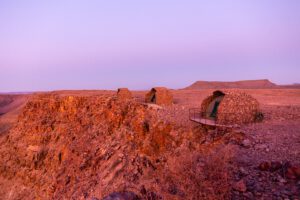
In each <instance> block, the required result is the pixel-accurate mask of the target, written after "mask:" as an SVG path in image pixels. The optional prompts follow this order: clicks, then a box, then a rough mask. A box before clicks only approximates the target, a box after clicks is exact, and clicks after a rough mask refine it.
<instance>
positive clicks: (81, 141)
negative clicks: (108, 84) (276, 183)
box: [0, 94, 228, 199]
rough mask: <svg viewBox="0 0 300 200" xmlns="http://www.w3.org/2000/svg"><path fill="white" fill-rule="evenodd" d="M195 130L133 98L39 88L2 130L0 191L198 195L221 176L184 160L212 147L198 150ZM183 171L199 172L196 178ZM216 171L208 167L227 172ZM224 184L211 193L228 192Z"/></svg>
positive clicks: (55, 195)
mask: <svg viewBox="0 0 300 200" xmlns="http://www.w3.org/2000/svg"><path fill="white" fill-rule="evenodd" d="M199 134H200V133H199V132H197V134H196V133H193V132H192V131H191V130H184V129H182V128H180V127H175V126H174V125H172V124H168V123H165V122H163V121H160V120H159V119H158V117H157V114H156V112H154V110H152V109H151V108H148V107H147V106H145V105H143V104H140V103H137V102H135V101H132V100H122V101H120V100H118V99H117V98H113V97H101V96H91V97H82V96H58V95H49V94H46V95H39V96H36V97H34V98H33V99H31V100H30V101H29V102H28V103H27V105H26V106H25V107H24V109H23V112H22V113H21V114H20V116H19V119H18V122H17V124H16V125H15V127H14V128H12V129H11V130H10V132H9V133H8V134H7V135H5V136H3V137H0V154H1V158H0V163H1V165H0V188H1V189H0V196H1V198H3V199H19V198H23V199H91V198H98V199H101V198H104V197H107V196H109V195H110V194H113V193H114V192H123V191H128V192H133V193H135V194H137V195H138V196H139V197H140V198H142V199H147V198H148V197H149V198H150V197H151V198H152V199H160V198H162V197H164V198H165V199H182V198H188V199H189V198H192V197H193V198H194V197H195V195H197V198H198V197H199V198H200V197H201V196H205V195H206V192H208V193H212V190H211V189H209V190H205V188H207V187H208V188H211V187H212V185H211V184H215V183H217V182H218V180H213V181H212V180H210V179H209V178H207V177H206V175H204V174H203V172H202V173H201V168H202V167H203V168H204V167H205V166H206V165H205V161H201V162H202V165H201V166H202V167H200V168H199V167H196V168H194V167H193V166H198V162H200V161H199V159H196V160H195V159H191V160H188V161H187V157H188V156H187V155H195V154H197V155H198V154H199V153H201V152H205V155H208V154H209V153H208V151H207V149H206V150H205V151H204V150H202V151H201V148H202V147H201V144H200V142H201V141H202V140H200V139H199V137H201V136H200V135H199ZM191 141H194V142H193V143H191ZM197 141H198V142H197ZM218 155H219V153H218ZM206 157H207V156H206ZM179 160H180V162H178V161H179ZM185 160H186V162H185ZM185 163H188V166H190V167H184V166H185ZM203 163H204V164H203ZM218 167H219V166H218ZM185 170H187V171H188V170H196V171H198V172H199V173H198V172H197V173H198V174H199V175H196V177H198V178H197V179H196V178H195V177H193V178H192V177H190V175H192V174H193V173H194V171H193V172H192V173H186V171H185ZM203 170H204V169H203ZM219 171H220V170H213V172H216V173H225V172H226V170H225V168H224V170H221V171H220V172H219ZM225 175H226V176H225ZM225 175H224V177H227V176H228V175H227V174H225ZM193 176H194V175H193ZM213 177H215V176H213ZM216 177H222V174H219V175H217V176H216ZM214 179H215V178H214ZM224 180H225V179H222V180H221V181H222V183H225V182H226V181H224ZM200 186H201V187H200ZM213 188H216V190H219V189H220V188H218V187H213ZM224 188H225V187H224ZM224 188H222V192H220V191H216V194H217V193H221V194H222V195H223V196H224V195H227V194H228V191H224ZM193 195H194V196H193ZM223 196H222V197H223Z"/></svg>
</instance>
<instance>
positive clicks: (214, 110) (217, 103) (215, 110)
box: [210, 101, 220, 118]
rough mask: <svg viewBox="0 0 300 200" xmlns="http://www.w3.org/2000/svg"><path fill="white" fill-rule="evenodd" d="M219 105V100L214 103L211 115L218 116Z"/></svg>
mask: <svg viewBox="0 0 300 200" xmlns="http://www.w3.org/2000/svg"><path fill="white" fill-rule="evenodd" d="M219 105H220V102H219V101H217V102H216V103H215V105H214V108H213V110H212V112H211V114H210V117H212V118H216V116H217V112H218V107H219Z"/></svg>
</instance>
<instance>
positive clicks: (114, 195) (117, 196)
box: [102, 192, 140, 200]
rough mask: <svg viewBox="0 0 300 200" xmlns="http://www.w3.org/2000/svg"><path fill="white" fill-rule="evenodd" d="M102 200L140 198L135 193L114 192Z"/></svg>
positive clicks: (136, 199) (138, 199)
mask: <svg viewBox="0 0 300 200" xmlns="http://www.w3.org/2000/svg"><path fill="white" fill-rule="evenodd" d="M102 200H140V197H138V196H137V195H136V194H135V193H133V192H114V193H111V194H110V195H108V196H107V197H104V198H103V199H102Z"/></svg>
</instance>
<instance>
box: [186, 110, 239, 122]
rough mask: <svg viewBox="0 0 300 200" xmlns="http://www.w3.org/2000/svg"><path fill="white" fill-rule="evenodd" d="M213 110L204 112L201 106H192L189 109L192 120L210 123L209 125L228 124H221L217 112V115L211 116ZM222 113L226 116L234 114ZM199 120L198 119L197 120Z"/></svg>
mask: <svg viewBox="0 0 300 200" xmlns="http://www.w3.org/2000/svg"><path fill="white" fill-rule="evenodd" d="M210 115H211V112H203V111H202V110H201V108H190V109H189V119H190V120H191V121H197V120H199V121H201V122H202V123H203V124H208V125H213V126H216V125H226V124H219V123H218V122H217V121H218V113H216V116H215V117H210ZM222 115H225V118H227V117H226V116H227V115H228V116H229V115H233V113H223V112H222ZM197 122H198V121H197ZM199 123H200V122H199Z"/></svg>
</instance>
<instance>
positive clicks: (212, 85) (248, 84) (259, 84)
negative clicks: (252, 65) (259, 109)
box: [185, 79, 280, 90]
mask: <svg viewBox="0 0 300 200" xmlns="http://www.w3.org/2000/svg"><path fill="white" fill-rule="evenodd" d="M224 88H227V89H231V88H234V89H273V88H280V86H278V85H276V84H275V83H272V82H271V81H269V80H268V79H262V80H245V81H235V82H221V81H197V82H195V83H193V84H192V85H190V86H188V87H186V88H185V89H189V90H199V89H224Z"/></svg>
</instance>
